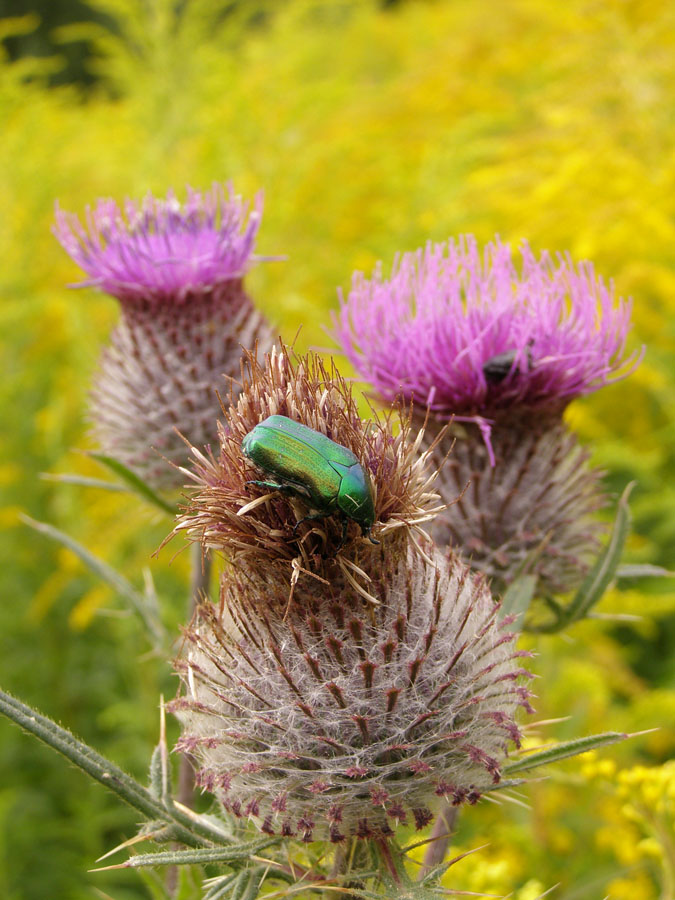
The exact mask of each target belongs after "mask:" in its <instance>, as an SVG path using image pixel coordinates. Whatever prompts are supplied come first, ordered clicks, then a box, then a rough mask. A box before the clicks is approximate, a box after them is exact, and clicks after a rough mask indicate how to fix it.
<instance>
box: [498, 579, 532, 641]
mask: <svg viewBox="0 0 675 900" xmlns="http://www.w3.org/2000/svg"><path fill="white" fill-rule="evenodd" d="M536 587H537V576H536V575H520V576H519V577H518V578H516V579H515V581H513V582H512V583H511V584H510V585H509V586H508V588H507V589H506V592H505V593H504V597H503V599H502V605H501V609H500V611H499V616H500V618H502V619H503V618H504V617H505V616H510V615H514V616H516V617H517V618H516V620H515V622H514V623H513V628H514V630H521V629H522V627H523V620H524V619H525V614H526V613H527V611H528V609H529V608H530V603H531V602H532V598H533V597H534V592H535V589H536Z"/></svg>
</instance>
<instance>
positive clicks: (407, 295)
mask: <svg viewBox="0 0 675 900" xmlns="http://www.w3.org/2000/svg"><path fill="white" fill-rule="evenodd" d="M521 254H522V262H521V265H520V268H518V267H517V266H516V264H515V263H514V261H513V259H512V254H511V250H510V249H509V247H508V245H505V244H502V243H500V242H499V241H495V242H494V243H492V244H488V245H487V246H486V247H485V250H484V252H483V254H481V253H480V251H479V248H478V246H477V244H476V242H475V240H474V239H473V238H471V237H468V236H465V237H462V238H460V239H459V240H458V241H453V240H450V241H449V242H448V243H447V244H438V245H433V244H429V245H428V246H427V247H426V248H425V249H424V250H419V251H417V252H416V253H410V254H404V255H403V256H402V257H400V258H399V259H397V261H396V263H395V265H394V270H393V273H392V275H391V278H390V279H385V278H384V276H383V274H382V269H381V267H380V268H378V269H377V270H376V272H375V275H374V277H373V278H372V280H370V281H369V280H367V279H365V278H364V277H363V275H361V274H359V273H357V274H356V275H355V276H354V279H353V284H352V289H351V291H350V293H349V295H348V297H347V298H346V299H344V298H343V299H342V302H341V309H340V312H339V315H338V317H337V319H336V323H335V324H336V328H335V334H336V338H337V340H338V341H339V342H340V344H341V345H342V348H343V350H344V352H345V353H346V355H347V356H348V357H349V359H350V360H351V362H352V363H353V364H354V365H355V367H356V368H357V370H358V371H359V373H360V375H361V376H362V377H363V378H364V379H366V380H368V381H369V382H370V383H371V384H372V385H373V386H374V388H375V390H376V392H377V393H378V394H379V396H380V397H382V398H383V399H384V400H385V401H391V400H393V399H394V397H395V396H397V395H398V396H401V397H403V398H404V399H405V400H406V401H409V400H410V399H411V398H414V400H415V402H416V403H417V404H420V406H421V408H422V409H423V408H424V407H425V406H427V407H428V409H429V410H430V411H431V412H432V413H433V414H434V415H433V417H432V418H431V419H430V422H429V424H428V426H427V436H428V437H433V436H434V433H435V432H436V431H437V430H438V429H440V428H441V427H442V426H446V425H447V423H448V421H449V420H452V421H453V425H452V426H451V427H450V428H449V429H448V430H447V431H446V434H445V438H444V439H443V440H442V441H440V442H438V443H437V446H436V450H435V458H436V459H437V460H438V461H440V460H441V459H442V457H443V455H444V454H445V453H446V451H448V450H449V448H450V447H451V445H452V441H453V440H455V444H454V448H453V450H452V453H451V454H450V456H449V459H448V461H447V463H446V464H445V465H444V466H442V467H441V472H440V476H439V478H438V480H437V481H436V487H437V489H438V490H439V493H440V494H441V497H442V498H443V500H444V501H445V502H446V503H447V504H448V506H447V509H446V510H445V512H444V513H443V514H442V515H440V516H439V517H438V518H437V519H436V520H435V522H434V525H433V529H432V534H433V535H434V537H435V538H436V539H437V540H438V541H439V543H450V544H451V545H452V547H453V548H454V550H455V551H456V552H458V553H460V554H462V556H463V557H464V558H465V559H467V560H470V561H471V564H472V566H474V567H475V568H476V569H478V570H480V571H482V572H484V573H485V574H487V575H489V577H490V578H491V580H492V586H493V589H494V590H495V591H496V592H497V593H503V591H504V590H505V589H506V587H508V585H509V584H510V583H511V582H512V580H513V579H514V578H515V577H516V576H517V575H518V574H520V573H522V572H528V571H530V572H534V573H535V574H536V575H537V576H538V586H537V593H538V595H539V596H551V595H553V594H558V593H560V592H566V591H569V590H573V589H574V588H576V587H577V586H578V585H579V584H580V583H581V581H582V579H583V577H584V575H585V573H586V572H587V571H588V568H589V566H590V564H591V561H592V557H593V554H594V552H595V551H596V550H597V547H598V543H599V537H600V535H601V534H602V531H603V527H602V525H601V524H600V523H599V522H598V521H597V520H596V519H594V517H593V515H592V513H593V512H594V511H595V510H596V509H597V508H598V507H600V506H602V505H604V502H605V500H604V496H603V493H602V490H601V485H600V477H601V473H599V472H597V471H594V470H593V469H592V468H591V467H590V466H589V464H588V454H587V453H586V452H585V451H584V450H583V449H582V448H581V447H580V446H579V445H578V443H577V441H576V438H575V437H574V436H573V435H571V434H570V433H569V431H568V430H567V428H566V426H565V424H564V423H563V421H562V413H563V411H564V409H565V407H566V405H567V404H568V403H569V401H570V400H571V399H572V398H574V397H576V396H579V395H581V394H586V393H589V392H591V391H594V390H597V389H598V388H600V387H602V386H603V385H606V384H609V383H611V382H612V381H614V380H617V379H619V378H621V377H623V376H624V375H626V374H628V372H630V371H631V369H632V367H634V366H635V365H637V363H638V362H639V357H640V354H639V353H634V354H632V355H630V356H629V357H627V358H626V357H625V355H624V347H625V341H626V335H627V332H628V329H629V325H630V304H629V303H627V302H624V301H621V300H619V301H618V302H615V301H614V297H613V290H612V287H611V285H609V286H608V285H606V284H605V283H604V282H603V281H602V279H600V278H599V277H597V276H596V275H595V273H594V271H593V267H592V266H591V264H590V263H581V264H578V265H574V264H573V263H572V261H571V260H570V259H569V257H568V256H565V255H560V256H558V257H556V258H553V257H551V256H550V255H549V254H547V253H543V254H542V255H541V257H540V258H539V259H537V258H536V257H535V256H534V254H533V253H532V251H531V250H530V248H529V247H528V246H527V244H524V245H523V246H522V248H521ZM467 485H469V486H468V487H467ZM465 488H466V492H465V493H464V494H463V496H462V497H461V498H460V499H459V500H458V501H457V502H456V503H453V502H452V501H453V500H454V499H455V498H456V497H457V496H458V494H460V493H461V492H462V491H464V490H465Z"/></svg>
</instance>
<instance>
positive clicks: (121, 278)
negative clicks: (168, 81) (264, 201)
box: [54, 185, 272, 489]
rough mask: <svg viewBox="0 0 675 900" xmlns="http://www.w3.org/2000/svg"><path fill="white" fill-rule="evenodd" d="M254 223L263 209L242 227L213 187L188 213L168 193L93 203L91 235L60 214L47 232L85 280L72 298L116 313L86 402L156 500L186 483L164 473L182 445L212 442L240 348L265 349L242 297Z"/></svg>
mask: <svg viewBox="0 0 675 900" xmlns="http://www.w3.org/2000/svg"><path fill="white" fill-rule="evenodd" d="M259 222H260V203H258V204H257V206H256V209H255V210H254V211H253V212H252V213H251V214H250V215H249V216H248V221H247V211H246V208H245V206H244V205H243V203H242V201H241V200H240V198H238V197H235V196H234V194H233V192H232V189H231V188H228V190H227V192H226V191H225V190H223V188H222V187H220V186H218V185H214V187H213V188H212V190H211V191H210V192H209V193H206V194H200V193H198V192H196V191H192V190H190V191H188V196H187V199H186V201H185V202H184V203H179V201H178V200H177V199H176V197H175V196H174V195H173V193H171V192H169V193H168V194H167V196H166V199H156V198H154V197H152V196H151V195H148V196H147V197H146V198H145V200H144V201H143V202H142V203H140V204H138V203H134V202H132V201H127V203H126V205H125V207H124V210H122V209H120V207H119V206H118V205H117V204H116V203H115V202H114V201H113V200H99V202H98V204H97V206H96V208H95V209H94V210H93V211H91V210H88V211H87V228H85V227H83V226H82V225H81V223H80V222H79V220H78V218H77V216H75V215H72V214H68V213H64V212H62V211H60V210H57V213H56V226H55V229H54V233H55V235H56V237H57V238H58V240H59V241H60V242H61V244H62V246H63V247H64V249H65V250H66V252H67V253H69V254H70V256H71V257H72V258H73V259H74V260H75V262H77V263H78V264H79V265H80V266H81V267H82V268H83V269H84V271H85V272H86V273H87V275H88V276H89V277H88V279H87V280H86V281H84V282H81V283H80V284H79V285H78V287H84V286H95V287H98V288H99V289H100V290H103V291H105V292H107V293H109V294H112V295H113V296H114V297H116V298H117V299H118V300H119V301H120V306H121V313H122V315H121V319H120V321H119V323H118V325H117V327H116V328H115V330H114V331H113V334H112V336H111V338H110V344H109V346H108V347H107V348H106V349H105V350H104V352H103V355H102V358H101V362H100V368H99V372H98V375H97V377H96V379H95V382H94V386H93V390H92V393H91V398H90V415H91V419H92V422H93V426H94V433H95V436H96V438H97V440H98V443H99V444H100V446H101V448H102V449H103V451H104V452H105V453H106V454H108V455H110V456H113V457H115V458H116V459H118V460H119V461H120V462H122V463H123V464H124V465H125V466H127V467H128V468H130V469H131V470H132V471H134V472H135V473H136V474H138V475H139V476H140V477H141V478H143V479H144V480H145V481H146V482H147V483H148V484H150V485H151V486H152V487H154V488H156V489H168V488H175V487H178V486H180V485H181V484H182V483H183V477H182V475H181V474H180V472H178V470H177V469H176V468H175V467H173V466H171V465H169V462H171V463H174V464H175V465H182V464H184V463H185V461H186V457H187V448H186V444H185V441H184V440H183V439H182V438H181V436H180V435H181V434H182V435H184V436H185V437H186V438H187V439H188V440H189V441H190V442H192V443H193V444H195V445H196V446H200V447H203V446H204V445H207V444H210V443H212V442H215V441H216V438H217V434H216V420H217V418H218V414H219V411H220V407H219V403H218V400H217V397H216V390H218V389H220V390H227V389H228V384H227V383H226V382H225V381H224V380H223V375H225V376H229V377H230V378H231V377H232V376H234V375H236V374H237V373H238V371H239V364H240V358H241V345H243V346H244V347H254V346H255V345H256V343H257V345H258V347H259V349H260V350H261V351H264V350H265V349H267V348H268V347H269V346H270V345H271V342H272V340H271V332H270V330H269V328H268V326H267V324H266V322H265V320H264V319H263V317H262V316H261V314H260V313H259V312H257V311H256V310H255V309H254V307H253V305H252V303H251V300H250V298H249V297H248V295H247V294H246V291H245V290H244V286H243V277H244V274H245V272H246V270H247V268H248V267H249V265H250V264H251V262H252V261H253V257H252V253H253V245H254V241H255V236H256V233H257V230H258V226H259ZM178 432H180V434H179V433H178ZM167 461H168V462H167Z"/></svg>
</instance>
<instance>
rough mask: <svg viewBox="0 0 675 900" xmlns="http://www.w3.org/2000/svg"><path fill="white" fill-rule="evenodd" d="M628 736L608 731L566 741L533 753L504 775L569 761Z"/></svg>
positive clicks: (512, 764)
mask: <svg viewBox="0 0 675 900" xmlns="http://www.w3.org/2000/svg"><path fill="white" fill-rule="evenodd" d="M628 736H629V735H627V734H622V733H621V732H618V731H606V732H604V733H603V734H592V735H590V736H589V737H583V738H576V739H575V740H573V741H565V742H564V743H561V744H555V745H554V746H553V747H547V748H546V749H545V750H540V751H539V752H538V753H531V754H529V755H528V756H525V757H524V758H523V759H519V760H518V761H517V762H514V763H511V764H510V765H508V766H505V767H504V773H505V774H506V775H514V774H516V773H517V772H525V771H527V770H528V769H536V768H537V767H538V766H547V765H549V763H553V762H558V761H559V760H561V759H568V758H569V757H571V756H578V755H579V754H580V753H586V751H587V750H595V749H596V748H597V747H605V746H607V745H608V744H616V743H618V741H624V740H626V738H627V737H628Z"/></svg>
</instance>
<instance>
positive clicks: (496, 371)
mask: <svg viewBox="0 0 675 900" xmlns="http://www.w3.org/2000/svg"><path fill="white" fill-rule="evenodd" d="M533 343H534V341H533V340H532V339H530V340H529V341H528V342H527V350H526V355H527V365H528V371H529V370H530V369H531V368H532V344H533ZM517 355H518V351H517V350H507V351H506V353H498V354H497V355H496V356H491V357H490V359H488V360H486V361H485V362H484V363H483V375H485V380H486V381H487V383H488V384H499V383H500V382H502V381H504V379H505V378H506V376H507V375H508V374H509V372H511V371H513V374H514V375H520V374H521V371H520V367H519V366H516V368H515V369H514V368H513V364H514V362H515V361H516V356H517Z"/></svg>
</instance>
